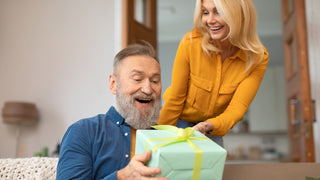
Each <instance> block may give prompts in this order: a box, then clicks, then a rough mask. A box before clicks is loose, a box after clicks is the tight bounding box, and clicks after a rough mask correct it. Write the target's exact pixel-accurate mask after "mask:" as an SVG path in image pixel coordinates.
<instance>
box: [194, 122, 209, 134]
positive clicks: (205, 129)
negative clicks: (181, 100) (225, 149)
mask: <svg viewBox="0 0 320 180" xmlns="http://www.w3.org/2000/svg"><path fill="white" fill-rule="evenodd" d="M193 129H194V130H197V131H200V132H201V133H202V134H206V133H210V132H211V131H212V130H213V124H212V122H210V121H204V122H200V123H198V124H197V125H195V126H193Z"/></svg>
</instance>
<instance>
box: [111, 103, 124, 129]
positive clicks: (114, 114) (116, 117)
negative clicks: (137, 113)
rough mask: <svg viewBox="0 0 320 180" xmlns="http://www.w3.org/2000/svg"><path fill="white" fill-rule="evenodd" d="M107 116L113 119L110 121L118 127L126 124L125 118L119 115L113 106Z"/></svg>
mask: <svg viewBox="0 0 320 180" xmlns="http://www.w3.org/2000/svg"><path fill="white" fill-rule="evenodd" d="M107 116H109V117H112V118H110V119H111V120H112V122H113V123H114V124H116V125H117V126H120V125H122V124H124V123H125V121H124V118H123V117H122V116H121V115H120V114H119V113H118V111H117V110H116V108H114V107H113V106H111V107H110V109H109V111H108V112H107Z"/></svg>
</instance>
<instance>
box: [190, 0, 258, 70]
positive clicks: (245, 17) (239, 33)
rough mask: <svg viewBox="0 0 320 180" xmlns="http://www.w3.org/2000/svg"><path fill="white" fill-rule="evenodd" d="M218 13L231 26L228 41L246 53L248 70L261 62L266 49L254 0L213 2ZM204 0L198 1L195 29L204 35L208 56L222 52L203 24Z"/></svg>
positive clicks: (218, 0) (203, 47)
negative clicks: (260, 37)
mask: <svg viewBox="0 0 320 180" xmlns="http://www.w3.org/2000/svg"><path fill="white" fill-rule="evenodd" d="M212 1H213V2H214V3H215V5H216V8H217V11H218V13H219V14H220V16H221V17H222V18H223V19H224V21H225V22H226V23H227V24H228V26H229V29H230V31H229V34H228V35H227V37H226V39H227V40H229V42H230V43H231V44H232V45H233V46H236V47H238V48H240V49H242V50H244V51H245V52H246V56H247V61H246V62H247V64H246V70H249V69H250V68H251V67H252V66H253V65H254V64H255V63H258V62H260V61H261V60H262V59H263V56H264V48H263V45H262V43H261V41H260V39H259V37H258V34H257V30H256V25H257V16H256V10H255V7H254V4H253V2H252V0H212ZM201 7H202V0H197V1H196V6H195V12H194V20H193V24H194V29H196V30H197V31H199V32H201V33H202V34H203V39H202V49H203V50H204V52H206V54H208V55H210V54H211V53H212V52H219V51H221V50H220V49H219V47H217V46H216V45H215V43H214V42H213V41H212V40H211V37H210V34H209V33H208V30H207V29H206V27H205V25H204V24H203V23H202V21H201V18H202V8H201Z"/></svg>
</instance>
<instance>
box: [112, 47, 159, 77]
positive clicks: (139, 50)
mask: <svg viewBox="0 0 320 180" xmlns="http://www.w3.org/2000/svg"><path fill="white" fill-rule="evenodd" d="M136 55H145V56H150V57H152V58H153V59H155V60H156V61H157V62H158V63H159V59H158V57H157V55H156V51H155V49H154V48H153V47H152V45H151V44H150V43H148V42H146V41H142V44H140V43H139V44H138V43H135V44H130V45H128V46H127V47H126V48H124V49H122V50H121V51H120V52H118V53H117V54H116V56H115V57H114V61H113V72H114V73H115V72H116V69H117V67H118V65H119V64H120V62H121V61H122V60H123V59H125V58H126V57H129V56H136Z"/></svg>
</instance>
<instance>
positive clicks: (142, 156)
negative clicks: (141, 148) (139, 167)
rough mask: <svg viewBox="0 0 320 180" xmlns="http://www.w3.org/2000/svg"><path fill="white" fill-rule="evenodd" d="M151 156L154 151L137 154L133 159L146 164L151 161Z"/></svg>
mask: <svg viewBox="0 0 320 180" xmlns="http://www.w3.org/2000/svg"><path fill="white" fill-rule="evenodd" d="M151 154H152V151H151V150H148V151H147V152H145V153H142V154H137V155H135V156H133V158H132V159H135V160H136V161H139V162H141V163H145V162H147V161H148V160H149V159H150V157H151Z"/></svg>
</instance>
